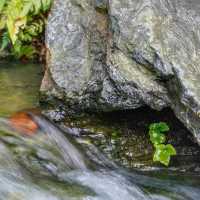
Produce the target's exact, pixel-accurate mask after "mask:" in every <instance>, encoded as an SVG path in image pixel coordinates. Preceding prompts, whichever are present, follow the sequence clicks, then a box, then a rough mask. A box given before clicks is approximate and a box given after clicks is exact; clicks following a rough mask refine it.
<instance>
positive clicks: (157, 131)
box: [149, 122, 176, 166]
mask: <svg viewBox="0 0 200 200" xmlns="http://www.w3.org/2000/svg"><path fill="white" fill-rule="evenodd" d="M167 131H169V126H168V125H167V124H166V123H164V122H160V123H154V124H151V125H150V127H149V136H150V140H151V142H152V144H153V145H154V148H155V153H154V157H153V161H154V162H160V163H162V164H164V165H165V166H168V165H169V163H170V158H171V156H174V155H176V150H175V149H174V147H173V146H172V145H171V144H165V143H166V136H165V133H166V132H167Z"/></svg>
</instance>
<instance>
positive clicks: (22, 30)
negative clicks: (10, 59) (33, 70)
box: [0, 0, 52, 58]
mask: <svg viewBox="0 0 200 200" xmlns="http://www.w3.org/2000/svg"><path fill="white" fill-rule="evenodd" d="M51 3H52V0H0V44H1V47H0V50H3V49H6V48H7V47H12V48H11V49H12V50H11V53H12V54H13V55H14V56H15V57H17V58H20V57H22V56H26V57H27V58H32V57H33V56H34V54H35V53H36V49H35V47H34V45H33V41H34V39H36V38H37V37H39V36H41V34H42V33H43V30H44V25H45V17H46V13H47V12H48V10H49V9H50V7H51Z"/></svg>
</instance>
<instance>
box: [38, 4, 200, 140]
mask: <svg viewBox="0 0 200 200" xmlns="http://www.w3.org/2000/svg"><path fill="white" fill-rule="evenodd" d="M199 10H200V1H199V0H108V1H106V0H81V1H79V0H54V6H53V8H52V11H51V13H50V16H49V19H48V23H47V29H46V45H47V48H48V56H47V70H46V74H45V77H44V80H43V84H42V86H41V92H42V93H43V94H45V95H46V97H56V98H57V99H61V100H62V101H63V102H65V105H66V106H68V105H70V106H72V107H73V106H74V107H76V108H78V109H79V110H83V111H84V110H91V111H106V112H107V111H113V110H125V109H135V108H138V107H141V106H144V105H148V106H150V107H151V108H153V109H156V110H161V109H162V108H165V107H171V108H172V109H173V110H174V112H175V114H176V116H177V117H178V118H179V119H180V120H181V121H182V122H183V123H184V124H185V126H186V127H187V128H188V129H189V130H190V131H191V132H192V133H193V134H194V136H195V138H196V139H197V141H198V142H199V143H200V12H199Z"/></svg>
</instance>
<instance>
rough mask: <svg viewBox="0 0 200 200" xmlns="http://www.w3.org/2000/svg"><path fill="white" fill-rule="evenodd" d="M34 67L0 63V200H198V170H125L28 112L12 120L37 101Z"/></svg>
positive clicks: (76, 138)
mask: <svg viewBox="0 0 200 200" xmlns="http://www.w3.org/2000/svg"><path fill="white" fill-rule="evenodd" d="M18 67H19V68H18ZM38 68H39V67H38V66H36V65H27V66H21V65H20V66H17V65H16V64H13V65H9V66H8V65H7V66H5V64H4V65H2V67H1V66H0V78H1V79H0V83H1V85H0V95H1V99H0V102H1V104H0V113H1V116H2V117H1V118H0V200H27V199H28V200H199V196H200V179H199V175H198V174H186V173H185V174H181V173H180V174H177V173H171V172H165V173H162V172H160V171H159V170H158V171H145V172H141V171H134V170H132V171H128V170H127V169H123V168H122V167H119V166H118V165H117V164H115V163H114V162H113V161H112V160H110V159H107V157H106V156H105V155H103V154H102V153H101V152H100V151H99V150H98V149H97V147H95V146H94V145H92V144H91V143H88V142H87V140H85V139H84V138H81V137H72V136H71V135H70V134H69V133H68V132H67V131H64V130H61V129H60V128H59V127H57V125H55V124H54V123H53V122H51V121H49V120H48V119H47V118H46V117H44V116H43V115H41V114H34V112H31V111H23V112H22V113H24V115H25V116H27V119H26V120H24V119H23V120H24V121H23V120H22V121H19V124H17V125H16V123H13V122H15V121H13V119H12V118H10V117H9V116H11V115H13V113H15V112H17V111H20V110H24V109H28V108H32V107H37V106H38V103H37V95H38V94H37V91H38V88H39V82H40V80H41V74H40V73H41V71H40V70H39V69H38ZM20 73H21V74H20ZM35 75H36V76H35ZM34 76H35V78H33V77H34ZM29 84H30V85H29ZM16 116H17V115H16ZM19 116H20V114H19ZM27 120H31V122H33V123H35V124H36V127H37V128H35V129H34V130H31V131H32V132H26V131H25V130H26V129H25V128H27V127H28V125H29V122H30V121H27ZM17 123H18V122H17ZM18 125H19V126H18ZM19 127H25V128H24V129H20V128H19Z"/></svg>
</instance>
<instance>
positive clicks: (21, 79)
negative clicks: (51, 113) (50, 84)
mask: <svg viewBox="0 0 200 200" xmlns="http://www.w3.org/2000/svg"><path fill="white" fill-rule="evenodd" d="M41 71H42V67H41V66H40V65H38V64H22V63H10V62H9V63H6V62H4V63H0V97H1V98H0V116H9V115H10V114H12V113H15V112H16V111H19V110H22V109H26V108H32V107H35V106H37V105H38V91H39V87H40V81H41V79H42V73H41Z"/></svg>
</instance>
